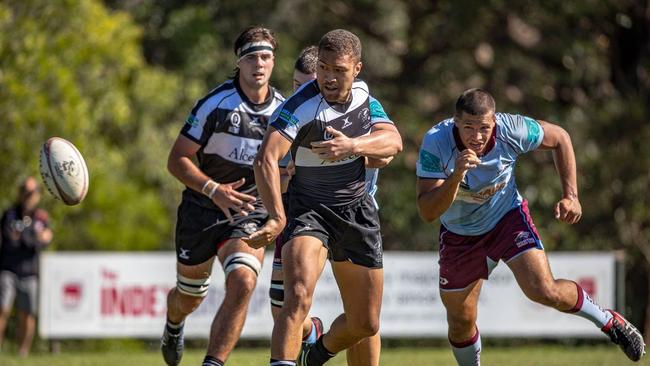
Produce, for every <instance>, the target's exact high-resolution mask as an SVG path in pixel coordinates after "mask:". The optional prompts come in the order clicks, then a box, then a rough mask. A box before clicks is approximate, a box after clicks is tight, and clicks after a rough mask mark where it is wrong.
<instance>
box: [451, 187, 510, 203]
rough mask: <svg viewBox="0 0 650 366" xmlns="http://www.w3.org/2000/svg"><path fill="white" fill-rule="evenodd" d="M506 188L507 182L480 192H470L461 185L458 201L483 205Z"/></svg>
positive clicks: (457, 196)
mask: <svg viewBox="0 0 650 366" xmlns="http://www.w3.org/2000/svg"><path fill="white" fill-rule="evenodd" d="M505 186H506V182H499V183H496V184H493V185H491V186H489V187H486V188H483V189H481V190H480V191H478V192H470V191H468V190H467V189H466V188H464V187H463V186H462V184H461V186H460V189H459V190H458V194H457V195H456V199H457V200H459V201H463V202H469V203H478V204H482V203H485V202H487V201H488V200H489V199H490V198H492V196H494V195H495V194H496V193H497V192H499V191H500V190H502V189H503V188H504V187H505Z"/></svg>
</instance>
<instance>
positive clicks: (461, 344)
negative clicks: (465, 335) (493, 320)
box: [449, 327, 481, 348]
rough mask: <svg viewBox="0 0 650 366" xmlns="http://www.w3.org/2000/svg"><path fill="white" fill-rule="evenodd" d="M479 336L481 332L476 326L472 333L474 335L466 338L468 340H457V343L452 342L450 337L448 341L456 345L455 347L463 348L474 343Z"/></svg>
mask: <svg viewBox="0 0 650 366" xmlns="http://www.w3.org/2000/svg"><path fill="white" fill-rule="evenodd" d="M480 336H481V334H480V333H479V331H478V327H476V334H474V336H473V337H472V338H470V339H468V340H466V341H464V342H458V343H457V342H454V341H452V340H451V339H450V340H449V343H451V345H452V346H454V347H456V348H465V347H469V346H471V345H473V344H474V343H476V342H477V341H478V339H479V337H480Z"/></svg>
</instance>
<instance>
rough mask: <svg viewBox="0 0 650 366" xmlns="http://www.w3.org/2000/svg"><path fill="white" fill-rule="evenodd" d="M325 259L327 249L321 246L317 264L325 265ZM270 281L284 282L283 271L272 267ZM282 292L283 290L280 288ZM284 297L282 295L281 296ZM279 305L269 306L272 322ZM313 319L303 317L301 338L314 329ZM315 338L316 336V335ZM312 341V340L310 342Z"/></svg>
mask: <svg viewBox="0 0 650 366" xmlns="http://www.w3.org/2000/svg"><path fill="white" fill-rule="evenodd" d="M326 260H327V249H326V248H325V247H322V249H321V251H320V257H319V258H318V266H319V267H320V268H324V267H325V261H326ZM271 281H272V283H283V284H284V272H283V271H282V270H278V269H275V268H274V269H273V271H271ZM282 292H284V290H282ZM283 298H284V297H283ZM281 308H282V307H281V306H271V316H273V322H274V323H275V321H276V320H277V318H278V314H280V309H281ZM315 326H316V325H315V324H314V320H313V319H312V318H310V317H307V318H305V321H304V322H303V324H302V339H303V341H304V340H305V338H306V337H308V336H310V335H311V334H312V333H314V331H315V329H314V328H315ZM316 338H317V337H316ZM312 343H313V342H312Z"/></svg>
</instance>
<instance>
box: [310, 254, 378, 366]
mask: <svg viewBox="0 0 650 366" xmlns="http://www.w3.org/2000/svg"><path fill="white" fill-rule="evenodd" d="M332 270H333V272H334V275H335V277H336V282H337V284H338V286H339V290H340V292H341V299H342V300H343V309H344V311H345V313H343V314H341V315H339V317H337V318H336V319H335V320H334V322H333V323H332V325H331V327H330V330H329V332H327V333H326V334H324V335H323V337H321V339H319V341H318V342H317V343H316V345H315V346H313V347H311V349H310V350H309V352H308V354H307V355H303V358H304V359H305V361H306V362H305V364H306V365H310V366H311V365H322V364H323V363H324V362H326V361H327V360H328V359H329V358H331V357H333V356H334V354H336V353H337V352H340V351H342V350H344V349H347V348H350V347H351V346H353V345H355V344H356V343H358V342H359V341H361V340H362V339H364V338H367V337H372V336H374V335H376V334H377V332H379V313H380V312H381V298H382V294H383V288H384V270H383V269H382V268H367V267H363V266H360V265H356V264H353V263H352V262H348V261H343V262H332Z"/></svg>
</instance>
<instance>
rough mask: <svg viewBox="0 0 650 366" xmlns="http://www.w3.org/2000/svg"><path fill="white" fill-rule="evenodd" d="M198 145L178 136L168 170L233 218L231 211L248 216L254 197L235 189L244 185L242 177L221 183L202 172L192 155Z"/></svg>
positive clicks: (168, 160)
mask: <svg viewBox="0 0 650 366" xmlns="http://www.w3.org/2000/svg"><path fill="white" fill-rule="evenodd" d="M200 148H201V146H200V145H199V144H197V143H195V142H194V141H192V140H190V139H189V138H187V137H185V136H183V135H178V138H177V139H176V142H175V143H174V146H173V147H172V149H171V151H170V153H169V158H168V159H167V170H169V172H170V173H171V174H172V175H173V176H174V177H176V179H178V180H179V181H181V183H183V184H185V185H186V186H188V187H190V188H191V189H193V190H195V191H197V192H202V193H203V194H205V195H206V196H208V198H210V199H211V200H212V202H214V204H215V205H217V207H219V208H220V209H221V210H222V211H223V213H224V214H225V215H226V217H227V218H228V220H231V221H232V214H231V212H230V211H231V210H232V211H235V212H237V213H238V214H240V215H247V214H248V212H251V211H253V210H254V207H253V206H252V205H251V203H252V202H254V201H255V197H253V196H251V195H248V194H245V193H241V192H238V191H237V188H239V187H241V186H242V185H243V184H244V178H242V179H240V180H238V181H236V182H230V183H223V184H220V183H219V182H214V181H213V180H212V179H210V177H208V176H207V175H205V173H203V172H202V171H201V169H199V168H198V167H197V166H196V165H195V164H194V162H193V161H192V156H194V155H195V154H196V152H197V151H198V150H199V149H200Z"/></svg>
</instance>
